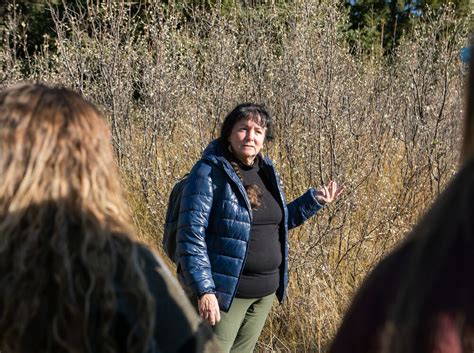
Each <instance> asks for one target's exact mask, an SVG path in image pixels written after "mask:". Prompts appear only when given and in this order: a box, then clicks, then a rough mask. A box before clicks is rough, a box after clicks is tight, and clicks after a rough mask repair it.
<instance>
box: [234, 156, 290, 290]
mask: <svg viewBox="0 0 474 353" xmlns="http://www.w3.org/2000/svg"><path fill="white" fill-rule="evenodd" d="M239 168H240V172H241V175H242V179H243V183H244V186H247V185H251V184H256V185H258V187H259V188H260V191H261V192H262V193H263V194H262V197H261V205H260V207H258V208H257V209H256V210H253V212H252V214H253V219H252V224H251V228H250V242H249V245H248V252H247V259H246V261H245V264H244V269H243V272H242V275H241V277H240V281H239V285H238V287H237V293H236V297H238V298H261V297H264V296H266V295H269V294H271V293H274V292H275V291H276V290H277V288H278V285H279V282H280V274H279V272H280V271H279V267H280V265H281V262H282V250H281V249H282V247H281V242H280V237H279V226H280V223H281V221H282V217H283V212H282V209H281V206H280V205H279V203H278V201H277V200H276V199H275V197H274V195H273V194H272V192H270V191H269V190H268V189H267V186H266V185H270V184H269V183H268V182H266V180H265V176H264V174H263V172H262V170H261V169H260V166H259V158H258V157H257V158H256V160H255V163H254V165H253V166H251V167H249V166H246V165H244V164H242V163H239Z"/></svg>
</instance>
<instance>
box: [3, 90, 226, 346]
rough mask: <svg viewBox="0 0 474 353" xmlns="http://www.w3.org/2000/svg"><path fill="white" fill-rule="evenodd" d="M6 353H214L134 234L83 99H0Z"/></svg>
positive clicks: (104, 134)
mask: <svg viewBox="0 0 474 353" xmlns="http://www.w3.org/2000/svg"><path fill="white" fill-rule="evenodd" d="M0 180H1V183H0V351H1V352H2V353H13V352H15V353H30V352H31V353H33V352H149V353H154V352H203V351H207V352H215V351H218V350H219V348H218V347H217V346H216V343H215V340H214V339H213V337H212V331H211V329H210V328H208V326H207V325H205V324H204V323H203V322H202V321H201V320H200V319H199V317H198V315H197V314H196V313H195V311H194V309H193V307H192V306H191V304H190V303H189V301H188V300H187V298H186V296H185V294H184V292H183V291H182V289H181V287H180V286H179V284H178V283H177V282H176V280H175V279H174V278H172V277H171V276H170V274H169V271H168V270H167V269H166V267H165V266H164V265H163V264H162V262H161V261H160V260H159V259H158V258H157V257H156V256H155V255H154V253H153V252H151V251H150V250H149V249H148V248H147V247H145V246H144V245H141V244H139V243H138V242H137V241H136V239H135V236H134V230H133V228H132V226H131V220H130V218H129V215H128V212H127V207H126V206H125V203H124V201H123V198H122V196H121V187H120V183H119V176H118V172H117V168H116V165H115V160H114V155H113V151H112V145H111V135H110V131H109V129H108V127H107V124H106V122H105V121H104V120H103V119H102V117H101V115H100V113H99V112H98V111H97V109H96V108H95V107H94V106H93V105H92V104H91V103H89V102H87V101H86V100H85V99H83V98H82V97H81V96H80V95H79V94H77V93H75V92H72V91H70V90H68V89H65V88H60V87H47V86H44V85H40V84H22V85H18V86H14V87H12V88H9V89H5V90H4V91H2V92H0Z"/></svg>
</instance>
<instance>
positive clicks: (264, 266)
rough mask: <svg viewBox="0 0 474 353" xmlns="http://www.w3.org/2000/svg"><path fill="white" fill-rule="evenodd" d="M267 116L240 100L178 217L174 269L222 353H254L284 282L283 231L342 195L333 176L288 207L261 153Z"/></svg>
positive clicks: (195, 172)
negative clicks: (327, 182) (176, 251)
mask: <svg viewBox="0 0 474 353" xmlns="http://www.w3.org/2000/svg"><path fill="white" fill-rule="evenodd" d="M271 123H272V121H271V118H270V115H269V114H268V112H267V111H266V110H265V109H264V107H262V106H260V105H257V104H248V103H246V104H241V105H238V106H237V107H236V108H235V109H234V110H233V111H232V112H230V113H229V114H228V115H227V117H226V118H225V120H224V122H223V125H222V130H221V135H220V137H219V138H218V139H217V140H214V141H212V142H211V143H210V144H209V146H208V147H207V148H206V150H205V151H204V153H203V155H202V158H201V159H200V160H199V161H198V162H197V163H196V164H195V165H194V167H193V168H192V170H191V172H190V175H189V177H188V179H187V182H186V185H185V186H184V189H183V194H182V199H181V205H180V214H179V219H178V236H177V237H178V244H177V248H178V259H179V265H178V273H179V276H180V279H181V281H182V283H183V285H184V287H185V288H186V290H187V292H188V293H189V295H190V297H192V298H194V300H195V301H196V302H197V303H196V305H197V308H198V311H199V314H200V315H201V317H202V318H203V319H205V320H206V321H208V322H209V323H210V324H211V325H213V326H214V332H215V334H216V336H217V338H218V340H219V342H220V343H221V346H222V347H223V351H224V352H229V351H232V352H252V351H253V349H254V347H255V344H256V342H257V340H258V337H259V335H260V333H261V331H262V329H263V326H264V324H265V320H266V318H267V315H268V313H269V311H270V309H271V307H272V304H273V300H274V297H275V294H276V296H277V298H278V300H279V301H280V302H281V301H282V300H283V298H284V296H285V289H286V286H287V282H288V230H289V229H292V228H295V227H297V226H299V225H300V224H302V223H303V222H304V221H306V220H307V219H308V218H310V217H311V216H313V215H314V214H315V213H316V212H317V211H318V210H319V209H320V208H321V207H323V205H325V204H327V203H330V202H332V201H334V200H335V199H336V198H337V197H338V196H339V195H340V193H341V192H342V190H343V188H339V187H338V186H337V184H336V182H334V181H330V182H329V184H328V185H327V186H323V187H322V188H320V189H313V188H310V189H309V190H308V191H307V192H306V193H305V194H303V195H302V196H301V197H299V198H297V199H296V200H294V201H293V202H290V203H288V204H287V202H286V199H285V195H284V193H283V188H282V186H281V182H280V179H279V177H278V174H277V173H276V171H275V167H274V165H273V163H272V161H271V160H270V159H269V158H268V157H266V156H264V155H263V154H262V152H261V151H262V148H263V145H264V143H265V141H266V140H267V139H269V138H271V127H272V124H271Z"/></svg>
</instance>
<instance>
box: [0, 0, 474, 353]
mask: <svg viewBox="0 0 474 353" xmlns="http://www.w3.org/2000/svg"><path fill="white" fill-rule="evenodd" d="M190 3H192V2H190ZM190 3H189V4H190ZM266 3H267V2H265V4H260V5H258V6H257V5H256V6H230V5H229V2H228V1H226V2H219V1H216V2H211V1H209V2H206V6H191V5H189V4H188V5H186V4H184V5H181V6H176V3H174V2H170V3H166V4H159V3H157V2H156V3H155V2H151V3H143V4H137V3H126V2H113V1H110V2H93V1H84V2H83V4H82V5H81V4H80V3H76V4H75V5H74V7H71V6H68V5H66V4H65V3H63V4H62V5H61V6H59V7H58V6H52V7H51V8H50V10H48V11H50V12H48V13H47V14H48V21H50V22H51V24H52V26H53V28H51V30H50V31H49V32H48V33H49V34H48V33H45V35H44V37H43V40H42V41H40V43H41V44H38V45H36V46H35V47H34V48H33V50H32V48H31V42H29V40H28V33H29V32H28V28H29V27H28V26H29V22H28V18H27V17H26V16H25V15H24V13H22V10H21V8H20V7H18V6H16V5H14V4H13V5H11V6H9V7H8V9H3V21H2V27H1V36H2V37H1V38H2V46H1V48H0V67H1V70H0V86H1V87H5V86H8V85H10V84H12V83H14V82H17V81H22V80H33V81H35V80H39V81H44V82H47V83H60V84H64V85H66V86H69V87H72V88H73V89H75V90H78V91H81V92H82V93H83V94H84V95H85V96H86V97H88V98H89V99H90V100H91V101H93V102H94V103H96V104H97V105H99V106H100V108H101V109H102V111H103V112H104V113H105V115H106V116H107V118H108V120H109V122H110V126H111V128H112V132H113V142H114V146H115V150H116V153H117V160H118V163H119V166H120V169H121V172H122V176H123V183H124V185H125V187H126V190H127V197H128V200H129V203H130V206H131V208H132V210H133V212H134V220H135V223H136V226H137V229H138V231H139V235H140V237H141V239H142V240H143V241H145V242H147V243H149V244H151V245H152V246H155V247H156V248H158V249H159V248H160V244H161V236H162V225H163V220H164V212H165V207H166V203H167V199H168V194H169V192H170V190H171V187H172V185H173V184H174V182H175V181H176V180H177V179H178V178H179V177H180V176H182V175H183V174H185V173H186V172H187V171H188V170H189V169H190V168H191V166H192V165H193V163H194V162H195V161H196V160H197V159H198V158H199V156H200V155H201V153H202V151H203V149H204V148H205V146H206V145H207V144H208V143H209V141H210V140H211V139H213V138H215V137H216V136H217V134H218V131H219V127H220V122H221V121H222V119H223V117H224V116H225V114H226V113H227V112H228V111H230V110H231V109H232V108H233V107H234V106H235V105H236V104H237V103H239V102H244V101H253V102H258V103H264V104H265V105H266V106H267V107H268V108H269V110H270V112H271V113H272V115H273V116H274V118H275V124H276V138H275V140H274V141H273V142H272V143H269V144H268V145H267V146H266V149H265V153H268V154H269V155H270V157H271V158H272V159H273V160H274V161H275V163H276V165H277V168H278V170H279V172H280V173H281V176H282V179H283V181H284V184H285V187H286V190H285V191H286V194H287V197H288V199H289V200H291V199H293V198H294V197H297V196H299V195H300V194H301V193H302V192H304V191H305V189H306V188H307V187H309V186H318V185H321V184H322V183H326V182H328V181H329V180H330V179H336V180H337V181H339V182H341V183H343V184H344V185H346V187H347V191H346V192H345V194H344V195H343V197H342V199H341V200H340V201H339V202H337V203H336V204H334V205H330V206H329V207H327V208H326V209H325V210H324V211H322V212H320V214H318V215H317V216H316V217H315V218H313V219H312V220H310V221H309V222H308V223H307V224H305V225H304V226H302V227H300V228H299V229H297V230H294V231H292V232H291V234H290V251H291V252H290V285H289V291H288V300H287V301H286V302H285V303H284V304H283V305H281V306H280V305H277V304H275V307H274V310H273V311H272V313H271V314H270V317H269V320H268V321H267V324H266V327H265V329H264V334H263V335H262V337H261V339H260V341H259V344H258V348H257V350H258V351H262V352H263V351H265V352H266V351H282V352H305V351H306V352H324V351H325V349H326V347H327V344H328V343H329V342H330V339H331V337H332V335H333V334H334V332H335V330H336V329H337V326H338V324H339V322H340V319H341V316H342V315H343V312H344V310H345V308H346V307H347V305H348V303H349V301H350V299H351V296H352V294H353V293H354V291H355V289H356V288H357V286H358V285H359V284H360V282H361V280H362V279H363V278H364V276H365V275H366V273H367V272H368V271H369V270H370V269H371V267H372V266H373V265H374V264H375V263H376V262H377V261H379V260H380V258H381V257H383V256H384V255H385V254H386V253H387V251H389V250H390V249H392V248H393V246H395V245H396V244H397V243H398V242H399V241H400V240H401V239H402V238H403V237H404V235H405V234H406V233H407V232H408V231H409V230H410V229H411V227H412V225H413V224H414V223H415V222H416V221H417V219H418V218H419V216H420V214H421V213H422V212H423V211H424V210H425V209H426V208H427V207H428V206H429V204H430V203H431V202H432V200H433V199H434V198H435V197H436V196H437V195H438V194H439V193H440V191H442V189H443V187H444V186H445V185H446V182H447V181H449V179H450V178H451V177H452V176H453V174H454V173H455V171H456V168H457V161H458V150H459V145H460V138H461V128H462V116H463V113H462V107H463V94H462V92H463V86H464V75H465V71H466V68H465V67H464V66H463V64H462V63H461V62H460V61H459V59H458V52H459V49H460V48H462V47H463V46H465V45H466V43H467V33H468V25H469V22H468V19H467V18H466V17H460V16H458V14H457V13H456V12H455V10H454V9H453V8H449V7H444V8H441V9H439V10H438V11H433V12H430V11H425V12H424V13H423V15H422V16H421V15H420V16H419V18H418V19H417V21H415V22H413V25H412V26H411V27H410V28H409V30H407V31H406V32H405V33H404V35H403V36H402V37H400V38H399V39H397V46H396V47H395V48H391V52H390V55H387V53H386V52H384V50H383V47H382V46H380V48H381V50H379V49H377V47H375V48H374V46H373V45H372V49H371V50H367V49H364V50H359V49H360V48H367V46H366V45H365V44H364V43H365V42H362V39H361V41H360V42H357V33H356V32H354V30H353V28H352V27H351V24H350V23H349V13H348V11H347V8H346V7H345V6H342V5H338V4H335V2H333V1H323V0H321V1H317V0H304V1H303V0H302V1H293V2H291V3H290V2H278V6H275V4H274V2H272V3H270V2H269V3H270V4H266ZM223 4H224V5H225V6H224V5H223ZM43 15H44V14H43ZM417 16H418V15H417ZM35 40H37V38H36V39H35ZM365 40H366V39H364V41H365ZM382 42H383V41H382ZM362 44H363V45H362ZM358 48H359V49H358Z"/></svg>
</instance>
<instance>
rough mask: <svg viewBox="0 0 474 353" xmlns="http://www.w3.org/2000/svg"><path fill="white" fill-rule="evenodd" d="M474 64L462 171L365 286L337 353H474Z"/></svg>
mask: <svg viewBox="0 0 474 353" xmlns="http://www.w3.org/2000/svg"><path fill="white" fill-rule="evenodd" d="M471 50H472V47H471ZM469 60H470V68H469V76H468V85H467V86H468V90H467V94H466V98H467V99H466V107H467V109H466V112H465V117H464V139H463V144H462V147H461V165H462V167H461V169H460V171H459V172H458V173H457V175H456V176H455V177H454V178H453V180H452V181H451V182H450V183H449V185H447V187H446V189H445V190H444V191H443V193H442V194H441V195H440V196H439V197H438V199H437V200H436V201H435V203H434V204H433V206H432V207H431V209H430V210H429V211H428V212H427V213H426V215H425V216H424V217H423V218H422V220H421V221H420V222H419V223H418V224H417V225H416V226H415V228H414V230H413V231H412V232H411V233H410V234H409V235H408V236H407V238H406V239H405V240H404V242H403V243H402V244H401V245H399V247H398V248H396V249H395V250H394V251H392V252H391V253H390V254H389V255H388V256H386V257H385V258H384V259H383V260H382V261H381V262H380V263H379V264H378V265H377V266H376V267H375V268H374V269H373V270H372V272H371V273H370V274H369V275H368V276H367V278H366V279H365V280H364V283H363V284H362V285H361V287H360V288H359V290H358V291H357V293H356V294H355V296H354V298H353V300H352V303H351V304H350V306H349V308H348V310H347V312H346V314H345V316H344V319H343V320H342V323H341V325H340V327H339V330H338V332H337V333H336V336H335V337H334V340H333V342H332V345H331V347H330V349H329V352H330V353H345V352H351V353H461V352H473V351H474V300H473V298H474V274H473V273H474V56H472V55H471V56H470V58H469Z"/></svg>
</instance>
